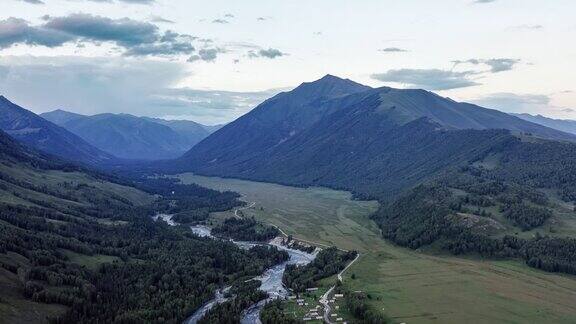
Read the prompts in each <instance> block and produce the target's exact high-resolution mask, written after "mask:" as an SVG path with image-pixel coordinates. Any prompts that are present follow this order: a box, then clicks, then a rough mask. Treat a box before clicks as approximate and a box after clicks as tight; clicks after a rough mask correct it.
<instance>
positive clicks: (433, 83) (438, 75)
mask: <svg viewBox="0 0 576 324" xmlns="http://www.w3.org/2000/svg"><path fill="white" fill-rule="evenodd" d="M475 74H477V73H476V72H473V71H463V72H453V71H446V70H439V69H399V70H389V71H387V72H385V73H375V74H372V75H371V77H372V78H373V79H375V80H379V81H383V82H394V83H402V84H405V85H407V86H409V87H413V88H423V89H427V90H449V89H457V88H465V87H471V86H475V85H479V83H477V82H475V81H473V80H471V79H470V77H471V76H473V75H475Z"/></svg>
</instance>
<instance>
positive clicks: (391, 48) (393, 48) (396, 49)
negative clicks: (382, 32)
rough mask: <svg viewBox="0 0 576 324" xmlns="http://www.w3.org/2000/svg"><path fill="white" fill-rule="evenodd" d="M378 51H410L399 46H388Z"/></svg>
mask: <svg viewBox="0 0 576 324" xmlns="http://www.w3.org/2000/svg"><path fill="white" fill-rule="evenodd" d="M378 52H384V53H399V52H408V50H405V49H402V48H398V47H386V48H382V49H379V50H378Z"/></svg>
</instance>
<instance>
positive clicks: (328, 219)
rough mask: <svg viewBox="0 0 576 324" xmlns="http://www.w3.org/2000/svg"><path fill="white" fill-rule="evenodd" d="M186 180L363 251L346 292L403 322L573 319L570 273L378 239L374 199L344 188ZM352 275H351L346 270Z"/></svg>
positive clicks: (268, 218) (322, 239)
mask: <svg viewBox="0 0 576 324" xmlns="http://www.w3.org/2000/svg"><path fill="white" fill-rule="evenodd" d="M180 178H181V179H182V180H183V181H184V182H185V183H190V182H194V183H198V184H200V185H203V186H206V187H209V188H213V189H219V190H233V191H237V192H239V193H241V194H242V195H243V199H244V200H246V201H250V202H256V205H255V206H254V207H253V208H250V209H247V210H244V211H243V213H244V214H245V215H248V216H254V217H256V218H257V219H260V220H262V221H265V222H268V223H271V224H274V225H277V226H279V227H280V228H281V229H282V230H284V231H285V232H286V233H288V234H292V235H293V236H294V237H296V238H300V239H305V240H310V241H315V242H318V243H321V244H328V245H336V246H338V247H340V248H344V249H354V250H358V251H359V252H361V253H362V256H361V258H360V259H359V260H358V262H356V263H355V264H354V265H353V266H352V267H351V268H350V269H349V270H348V271H347V272H346V274H345V276H344V282H345V285H347V286H348V287H349V288H350V289H351V290H352V291H356V290H361V291H364V292H366V293H368V294H370V296H371V299H370V304H371V306H372V307H374V308H376V309H380V310H382V311H383V312H384V313H385V314H387V315H388V316H390V317H392V318H393V319H394V320H396V321H398V322H406V323H466V322H468V323H575V322H576V298H575V296H576V277H574V276H568V275H558V274H552V273H546V272H543V271H539V270H535V269H532V268H529V267H527V266H525V265H524V264H523V263H522V262H521V261H494V260H478V259H466V258H456V257H452V256H444V255H431V254H427V253H422V252H419V251H412V250H407V249H403V248H399V247H397V246H394V245H392V244H390V243H388V242H386V241H384V240H382V239H381V237H380V233H379V230H378V228H377V227H376V225H375V224H374V223H373V222H372V221H371V220H370V219H369V217H368V216H369V215H370V214H371V213H372V212H373V211H374V210H375V209H376V208H377V206H378V204H377V203H376V202H363V201H354V200H352V198H351V195H350V194H349V193H346V192H341V191H334V190H330V189H324V188H293V187H286V186H280V185H275V184H267V183H259V182H250V181H242V180H235V179H221V178H211V177H201V176H195V175H192V174H183V175H180ZM352 274H354V275H355V279H351V275H352Z"/></svg>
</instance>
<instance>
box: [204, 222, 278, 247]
mask: <svg viewBox="0 0 576 324" xmlns="http://www.w3.org/2000/svg"><path fill="white" fill-rule="evenodd" d="M279 234H280V231H278V229H277V228H276V227H273V226H268V225H264V224H262V223H260V222H257V221H256V220H255V219H254V218H228V219H226V220H224V222H222V223H221V224H218V225H216V226H215V227H214V228H213V229H212V235H214V236H217V237H222V238H227V239H233V240H236V241H249V242H264V241H269V240H271V239H273V238H275V237H276V236H278V235H279Z"/></svg>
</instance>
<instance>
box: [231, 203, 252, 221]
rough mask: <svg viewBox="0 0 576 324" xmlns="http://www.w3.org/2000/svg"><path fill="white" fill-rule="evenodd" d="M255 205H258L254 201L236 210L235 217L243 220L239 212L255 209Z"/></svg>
mask: <svg viewBox="0 0 576 324" xmlns="http://www.w3.org/2000/svg"><path fill="white" fill-rule="evenodd" d="M254 205H256V202H254V201H253V202H251V203H250V204H249V205H247V206H244V207H240V208H236V209H234V217H236V218H239V219H242V216H240V215H238V212H239V211H241V210H246V209H248V208H252V207H254Z"/></svg>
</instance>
